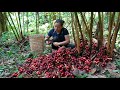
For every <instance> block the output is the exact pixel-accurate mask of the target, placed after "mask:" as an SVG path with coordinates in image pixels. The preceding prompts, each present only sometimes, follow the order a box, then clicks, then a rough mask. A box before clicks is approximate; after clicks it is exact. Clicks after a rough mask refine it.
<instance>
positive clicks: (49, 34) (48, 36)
mask: <svg viewBox="0 0 120 90" xmlns="http://www.w3.org/2000/svg"><path fill="white" fill-rule="evenodd" d="M51 36H52V29H51V30H50V31H49V32H48V35H47V36H46V37H45V41H48V40H49V39H50V37H51Z"/></svg>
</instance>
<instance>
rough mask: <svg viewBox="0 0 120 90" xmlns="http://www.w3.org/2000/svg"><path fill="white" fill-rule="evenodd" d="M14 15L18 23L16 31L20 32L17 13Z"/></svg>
mask: <svg viewBox="0 0 120 90" xmlns="http://www.w3.org/2000/svg"><path fill="white" fill-rule="evenodd" d="M15 17H16V21H17V25H18V32H19V34H20V33H21V32H20V24H19V22H18V17H17V13H15Z"/></svg>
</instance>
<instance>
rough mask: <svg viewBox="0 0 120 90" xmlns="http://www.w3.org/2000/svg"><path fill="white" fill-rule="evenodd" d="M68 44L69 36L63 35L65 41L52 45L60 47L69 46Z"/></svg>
mask: <svg viewBox="0 0 120 90" xmlns="http://www.w3.org/2000/svg"><path fill="white" fill-rule="evenodd" d="M69 43H70V38H69V35H65V41H63V42H54V43H53V44H54V45H55V46H60V45H66V44H69Z"/></svg>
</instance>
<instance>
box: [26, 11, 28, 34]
mask: <svg viewBox="0 0 120 90" xmlns="http://www.w3.org/2000/svg"><path fill="white" fill-rule="evenodd" d="M26 16H27V33H28V12H26Z"/></svg>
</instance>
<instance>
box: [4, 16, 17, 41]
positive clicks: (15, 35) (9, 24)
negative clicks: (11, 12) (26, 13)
mask: <svg viewBox="0 0 120 90" xmlns="http://www.w3.org/2000/svg"><path fill="white" fill-rule="evenodd" d="M5 18H6V19H7V21H8V23H9V25H10V27H11V29H12V31H13V33H14V35H15V38H16V40H17V41H19V39H18V37H17V35H16V33H15V31H14V29H13V27H12V25H11V23H10V21H9V19H8V17H7V16H6V17H5Z"/></svg>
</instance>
